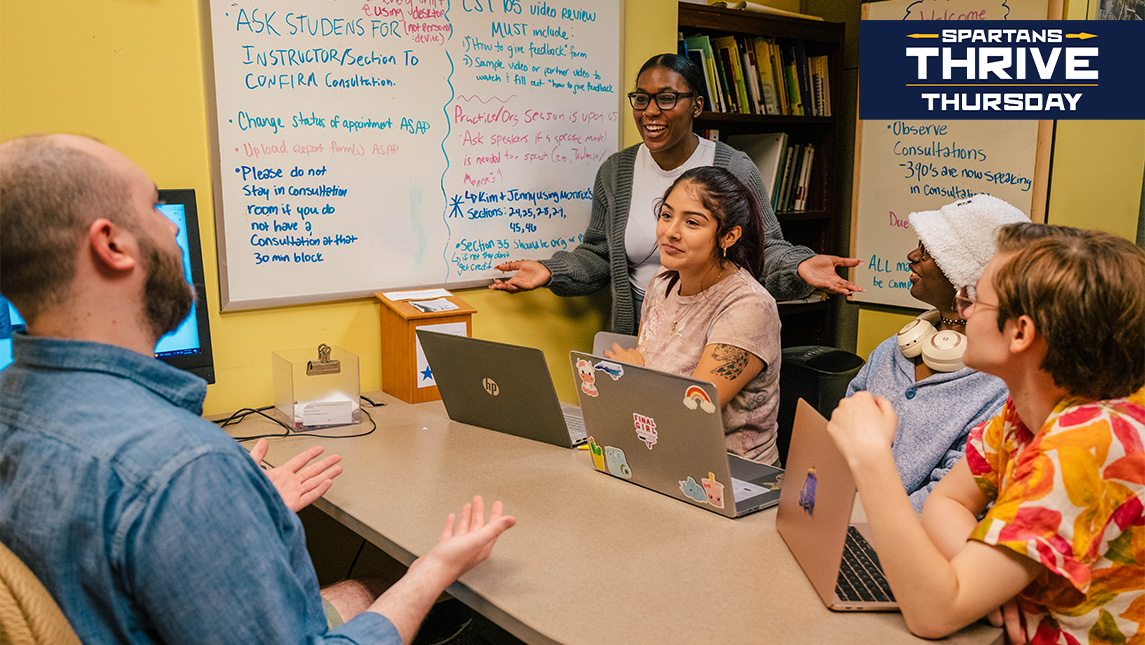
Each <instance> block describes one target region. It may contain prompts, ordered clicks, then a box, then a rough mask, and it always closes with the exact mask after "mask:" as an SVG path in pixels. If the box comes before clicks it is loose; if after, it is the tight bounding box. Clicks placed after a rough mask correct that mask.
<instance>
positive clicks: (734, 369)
mask: <svg viewBox="0 0 1145 645" xmlns="http://www.w3.org/2000/svg"><path fill="white" fill-rule="evenodd" d="M712 357H713V358H715V359H716V361H718V362H719V365H716V366H715V367H714V368H712V374H715V375H717V376H722V377H724V378H726V379H727V380H729V381H734V380H736V379H737V378H739V375H740V374H743V370H744V368H745V367H747V352H746V351H745V350H743V349H740V348H739V347H735V346H734V345H716V346H715V347H713V348H712Z"/></svg>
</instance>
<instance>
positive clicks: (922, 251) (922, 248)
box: [918, 240, 934, 262]
mask: <svg viewBox="0 0 1145 645" xmlns="http://www.w3.org/2000/svg"><path fill="white" fill-rule="evenodd" d="M918 255H919V258H920V260H921V261H922V262H926V261H927V260H929V259H930V258H932V257H934V256H933V255H931V254H929V253H927V252H926V245H925V244H923V242H922V240H919V241H918Z"/></svg>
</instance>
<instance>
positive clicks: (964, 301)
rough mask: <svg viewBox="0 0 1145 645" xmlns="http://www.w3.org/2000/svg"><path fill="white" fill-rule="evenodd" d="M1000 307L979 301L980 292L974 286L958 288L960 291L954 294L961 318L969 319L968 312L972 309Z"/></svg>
mask: <svg viewBox="0 0 1145 645" xmlns="http://www.w3.org/2000/svg"><path fill="white" fill-rule="evenodd" d="M997 306H998V305H991V304H987V303H984V302H979V301H978V291H977V289H975V288H974V285H966V286H963V287H958V291H956V292H955V293H954V308H955V309H956V310H957V311H958V317H959V318H963V319H965V318H967V317H968V316H967V315H966V312H967V311H969V310H970V308H971V307H997Z"/></svg>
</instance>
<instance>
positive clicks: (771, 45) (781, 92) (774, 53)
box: [767, 38, 791, 114]
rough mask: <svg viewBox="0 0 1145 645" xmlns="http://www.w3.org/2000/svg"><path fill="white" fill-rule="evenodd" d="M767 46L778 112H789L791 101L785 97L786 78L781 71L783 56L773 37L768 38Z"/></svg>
mask: <svg viewBox="0 0 1145 645" xmlns="http://www.w3.org/2000/svg"><path fill="white" fill-rule="evenodd" d="M767 46H768V49H770V50H771V73H772V75H773V77H774V78H775V87H776V96H777V97H778V98H779V108H780V112H779V113H780V114H791V102H790V100H789V99H788V98H787V79H786V76H785V75H784V72H783V57H782V56H781V55H780V53H779V43H778V42H776V41H775V39H773V38H768V39H767Z"/></svg>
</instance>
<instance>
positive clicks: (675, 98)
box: [628, 91, 699, 110]
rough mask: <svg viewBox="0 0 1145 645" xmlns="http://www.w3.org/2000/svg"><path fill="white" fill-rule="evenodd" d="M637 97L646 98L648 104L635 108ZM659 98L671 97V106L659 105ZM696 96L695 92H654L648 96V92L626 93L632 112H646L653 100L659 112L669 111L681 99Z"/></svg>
mask: <svg viewBox="0 0 1145 645" xmlns="http://www.w3.org/2000/svg"><path fill="white" fill-rule="evenodd" d="M639 96H644V97H647V100H648V103H647V104H646V105H645V106H644V107H636V98H637V97H639ZM661 96H672V97H673V100H672V104H671V105H661V104H660V98H659V97H661ZM696 96H699V94H697V93H696V92H672V91H664V92H656V93H655V94H649V93H648V92H641V91H636V92H629V93H628V104H629V105H631V106H632V109H633V110H647V109H648V107H649V106H650V105H652V101H653V100H655V101H656V107H658V108H660V109H661V110H671V109H672V108H674V107H676V104H677V103H679V102H680V99H681V98H682V97H687V98H693V97H696Z"/></svg>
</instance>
